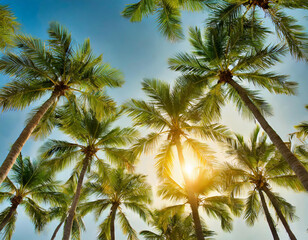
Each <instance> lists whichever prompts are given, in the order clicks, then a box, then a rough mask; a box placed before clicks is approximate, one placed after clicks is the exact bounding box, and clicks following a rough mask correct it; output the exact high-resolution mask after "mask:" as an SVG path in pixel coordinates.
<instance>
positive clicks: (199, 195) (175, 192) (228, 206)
mask: <svg viewBox="0 0 308 240" xmlns="http://www.w3.org/2000/svg"><path fill="white" fill-rule="evenodd" d="M221 181H223V180H222V179H221V178H220V176H219V174H218V173H217V172H216V171H215V170H211V169H210V168H208V167H206V168H201V167H200V168H197V169H195V171H194V176H191V178H190V179H189V182H188V183H184V185H181V184H179V183H178V182H176V181H175V180H174V179H172V178H167V179H166V180H165V181H164V182H163V184H162V185H161V186H160V187H159V191H158V193H159V195H160V196H162V197H163V199H170V200H172V201H176V202H178V201H180V202H181V203H179V204H177V205H174V206H171V207H169V209H170V210H172V211H178V209H181V208H182V207H183V206H185V205H186V204H189V205H192V203H191V199H192V197H191V195H193V200H194V202H193V204H194V208H195V209H196V210H195V211H196V212H197V214H196V215H197V216H198V217H199V207H201V208H202V209H203V210H204V211H205V213H206V214H207V215H209V216H212V217H215V218H218V219H220V223H221V228H222V229H223V230H224V231H231V230H232V218H231V216H230V213H231V212H232V213H233V214H235V215H239V214H240V212H241V208H242V203H241V200H239V199H235V198H232V199H231V198H230V197H228V196H224V195H222V194H220V193H219V192H218V189H219V186H221ZM188 189H190V190H188ZM216 194H217V195H216ZM192 209H193V208H192ZM230 210H231V212H230ZM192 217H193V219H194V222H196V219H195V214H194V212H192ZM197 239H198V238H197Z"/></svg>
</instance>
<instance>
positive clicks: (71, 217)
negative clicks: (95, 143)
mask: <svg viewBox="0 0 308 240" xmlns="http://www.w3.org/2000/svg"><path fill="white" fill-rule="evenodd" d="M90 158H91V156H86V157H85V159H84V162H83V166H82V169H81V172H80V175H79V179H78V183H77V188H76V193H75V196H74V199H73V202H72V205H71V207H70V209H69V210H68V216H67V218H66V220H65V224H64V230H63V240H69V238H70V235H71V231H72V226H73V220H74V216H75V211H76V208H77V204H78V201H79V198H80V194H81V188H82V183H83V179H84V176H85V174H86V171H87V168H88V165H89V162H90Z"/></svg>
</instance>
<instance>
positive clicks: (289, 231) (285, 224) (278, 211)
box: [263, 187, 296, 240]
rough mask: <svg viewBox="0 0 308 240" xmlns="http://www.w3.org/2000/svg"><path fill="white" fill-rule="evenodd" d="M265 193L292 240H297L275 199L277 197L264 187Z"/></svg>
mask: <svg viewBox="0 0 308 240" xmlns="http://www.w3.org/2000/svg"><path fill="white" fill-rule="evenodd" d="M263 190H264V192H265V193H266V196H268V198H269V200H270V201H271V203H272V204H273V206H274V208H275V211H276V213H277V215H278V217H279V219H280V221H281V222H282V224H283V226H284V228H285V229H286V231H287V233H288V235H289V237H290V239H291V240H296V237H295V235H294V234H293V232H292V231H291V228H290V226H289V224H288V222H287V220H286V218H285V217H284V216H283V214H282V212H281V210H280V207H279V204H278V202H277V200H276V198H275V196H273V194H272V193H271V191H270V190H269V189H268V188H267V187H263Z"/></svg>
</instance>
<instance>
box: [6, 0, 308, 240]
mask: <svg viewBox="0 0 308 240" xmlns="http://www.w3.org/2000/svg"><path fill="white" fill-rule="evenodd" d="M131 2H133V0H113V1H110V0H109V1H106V0H11V1H9V0H3V1H0V4H8V5H9V6H10V8H11V9H12V11H13V12H14V14H15V15H16V16H17V18H18V21H19V22H20V23H21V26H22V31H23V32H24V33H26V34H31V35H33V36H36V37H39V38H42V39H47V29H48V24H49V22H51V21H57V22H59V23H61V24H63V25H65V26H66V27H67V28H68V29H69V30H70V31H71V32H72V37H73V39H74V40H75V42H76V43H82V42H83V41H84V39H86V38H90V40H91V44H92V48H93V50H94V52H95V53H96V54H97V55H99V54H103V59H104V61H106V62H108V63H110V64H111V66H113V67H116V68H118V69H120V70H121V71H122V72H123V73H124V76H125V81H126V82H125V84H124V85H123V87H122V88H118V89H113V90H110V91H108V92H109V93H110V95H111V96H112V97H113V98H114V99H115V100H116V101H117V102H118V103H119V104H121V103H123V102H125V101H126V100H128V99H129V98H142V97H143V96H144V95H143V93H142V90H141V84H140V82H141V81H142V79H143V78H159V79H162V80H165V81H168V82H170V83H171V82H172V81H174V79H175V78H176V76H178V74H177V73H174V72H172V71H170V70H169V69H168V65H167V59H168V58H169V57H171V56H174V55H175V54H176V53H178V52H180V51H189V49H190V47H189V43H188V41H187V39H186V40H184V41H181V42H177V43H171V42H168V41H167V40H166V39H165V38H164V37H163V36H162V35H161V34H160V33H159V32H158V30H157V28H156V24H155V18H154V17H153V16H152V17H149V18H147V19H144V20H143V21H142V22H141V23H131V22H129V20H127V19H125V18H123V17H121V15H120V12H121V11H122V10H123V8H124V7H125V4H128V3H131ZM289 12H290V13H292V14H296V17H297V18H298V20H299V21H300V22H301V23H302V24H303V25H304V26H305V27H306V28H307V27H308V18H307V17H305V16H307V11H306V12H305V11H289ZM262 14H263V13H262ZM262 14H261V15H262ZM206 16H207V13H198V14H197V13H193V14H192V13H184V14H183V26H184V30H185V32H186V33H187V29H188V26H199V27H201V26H203V23H204V21H205V18H206ZM271 41H276V40H273V39H272V40H271ZM274 70H275V71H279V72H280V73H282V74H288V75H290V80H292V81H297V82H298V83H299V90H298V95H297V96H274V95H271V94H268V93H266V92H264V93H263V96H264V97H265V98H266V99H267V100H268V101H269V102H270V103H271V104H272V106H273V109H274V116H272V117H270V118H269V122H270V123H271V124H272V126H274V128H275V130H276V131H277V132H278V133H279V134H280V135H281V137H282V138H283V139H284V140H288V134H289V133H291V132H293V131H294V128H293V126H294V125H296V124H298V123H299V122H301V121H303V120H307V119H308V111H305V109H304V106H305V104H308V94H307V91H308V81H307V75H308V68H307V64H306V63H303V62H297V61H295V60H293V59H292V58H291V57H290V56H286V57H285V58H284V62H283V63H281V64H278V65H277V66H275V68H274ZM0 80H1V82H0V87H2V86H3V85H4V84H5V83H7V82H9V81H10V79H9V77H8V76H0ZM31 109H32V107H31V108H27V109H25V110H23V111H16V112H12V111H11V112H4V113H1V114H0V141H1V142H2V144H1V145H0V162H2V161H3V159H4V158H5V156H6V154H7V151H8V149H9V147H10V145H11V144H12V143H13V142H14V141H15V139H16V138H17V136H18V134H19V133H20V132H21V130H22V128H23V126H24V121H25V120H26V118H27V114H28V113H29V111H30V110H31ZM223 113H224V115H223V119H222V123H224V124H226V125H227V126H229V127H230V129H231V130H233V131H235V132H238V133H241V134H242V135H245V136H248V135H249V134H250V131H251V129H252V128H253V127H254V123H253V122H252V121H250V122H249V121H248V120H242V119H241V118H240V117H239V116H238V115H237V113H236V109H235V108H234V107H232V106H230V105H228V106H227V107H226V108H225V109H224V112H223ZM126 121H127V120H123V121H122V124H129V123H126ZM63 137H64V136H63V135H61V133H59V131H55V132H53V134H52V135H51V136H50V138H63ZM42 143H43V141H37V142H34V141H33V140H29V141H28V142H27V144H26V145H25V147H24V148H23V151H22V152H23V154H24V155H26V156H28V155H29V156H31V158H35V157H36V155H37V150H38V148H39V146H40V145H41V144H42ZM153 165H154V160H153V157H152V156H147V157H143V158H142V159H141V162H140V164H139V165H138V168H137V170H138V172H140V173H143V174H147V175H148V176H149V177H148V181H149V182H150V183H153V184H154V185H157V183H158V181H157V179H156V177H155V170H154V168H153ZM68 174H69V172H68ZM280 193H281V195H282V196H283V197H285V198H286V199H287V200H289V202H290V203H292V204H293V205H296V207H297V215H298V216H299V217H300V219H299V220H296V221H295V222H294V223H292V224H291V227H292V229H293V230H294V232H295V235H296V236H297V237H298V239H299V240H300V239H308V234H307V232H306V229H307V228H308V225H307V223H308V209H307V202H308V201H307V200H308V196H307V193H301V194H295V193H291V192H288V191H285V190H283V192H280ZM157 202H159V200H156V203H157ZM6 204H8V203H6ZM4 207H6V206H5V204H1V205H0V211H1V210H2V209H4ZM106 214H107V213H105V215H106ZM204 218H205V219H206V221H207V222H209V226H210V228H211V229H213V230H215V231H217V233H218V235H217V236H216V238H217V239H219V240H235V239H243V240H246V239H248V238H249V240H257V239H258V240H259V239H264V240H267V239H272V237H271V234H270V230H269V228H268V225H267V223H266V221H265V218H264V217H263V216H262V215H260V218H259V219H260V220H259V222H258V223H257V224H256V225H255V227H247V225H246V224H245V223H244V221H243V220H241V219H236V220H235V223H234V230H233V232H232V233H222V232H221V231H220V230H219V222H218V221H215V220H208V218H207V217H206V216H205V215H204ZM85 219H86V221H85V223H86V227H87V230H86V232H85V233H84V234H83V239H96V235H97V232H98V231H97V226H98V224H99V223H100V222H101V221H102V218H101V219H100V221H98V224H93V222H94V218H93V217H92V216H87V217H86V218H85ZM130 220H131V222H132V225H133V226H134V227H136V230H137V231H140V230H143V229H144V228H145V227H147V226H146V224H145V223H143V222H142V221H141V220H139V218H138V217H137V216H136V215H134V214H130ZM56 224H57V222H55V221H54V222H53V223H52V224H50V225H48V227H47V229H46V230H45V231H44V232H42V233H41V234H40V235H36V234H35V233H34V227H33V225H32V223H30V221H29V219H28V217H27V216H25V214H24V213H23V211H22V209H19V215H18V221H17V226H16V231H15V233H14V235H13V239H14V240H23V239H33V240H36V239H49V238H50V236H51V234H52V232H53V230H54V228H55V226H56ZM116 228H117V236H118V237H117V239H118V240H122V239H123V240H124V239H126V238H124V237H123V236H122V235H121V233H120V232H121V231H120V229H119V227H118V226H116ZM278 228H279V234H280V235H281V240H287V239H288V237H287V235H286V234H285V231H284V229H283V227H282V226H281V225H280V224H279V226H278ZM61 233H62V232H59V234H58V239H61V236H62V235H61ZM25 236H26V238H25Z"/></svg>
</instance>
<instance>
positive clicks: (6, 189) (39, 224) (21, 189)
mask: <svg viewBox="0 0 308 240" xmlns="http://www.w3.org/2000/svg"><path fill="white" fill-rule="evenodd" d="M53 176H54V174H53V172H52V171H51V170H50V169H48V168H46V167H44V166H43V165H42V164H41V162H40V161H33V162H32V161H31V160H30V158H29V157H26V158H23V157H22V155H21V154H20V155H19V156H18V158H17V161H16V164H15V165H14V166H13V168H12V172H11V173H10V175H9V176H8V177H6V179H5V181H4V182H3V184H2V186H1V191H0V200H1V202H2V201H4V200H10V202H11V206H10V207H7V208H6V209H4V210H3V211H2V212H1V213H0V231H2V230H3V231H2V233H3V235H4V238H5V239H11V238H12V234H13V232H14V229H15V222H16V219H17V208H18V206H23V207H24V209H25V212H26V214H27V215H28V216H29V217H30V219H31V221H32V222H33V223H34V226H35V229H36V230H37V231H41V230H42V229H43V227H44V226H45V224H46V223H47V214H48V212H47V210H45V209H43V208H42V207H40V206H39V203H40V202H44V203H52V204H56V203H59V202H60V201H61V198H62V197H61V194H60V193H59V192H57V189H58V183H57V182H56V181H54V180H53Z"/></svg>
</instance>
